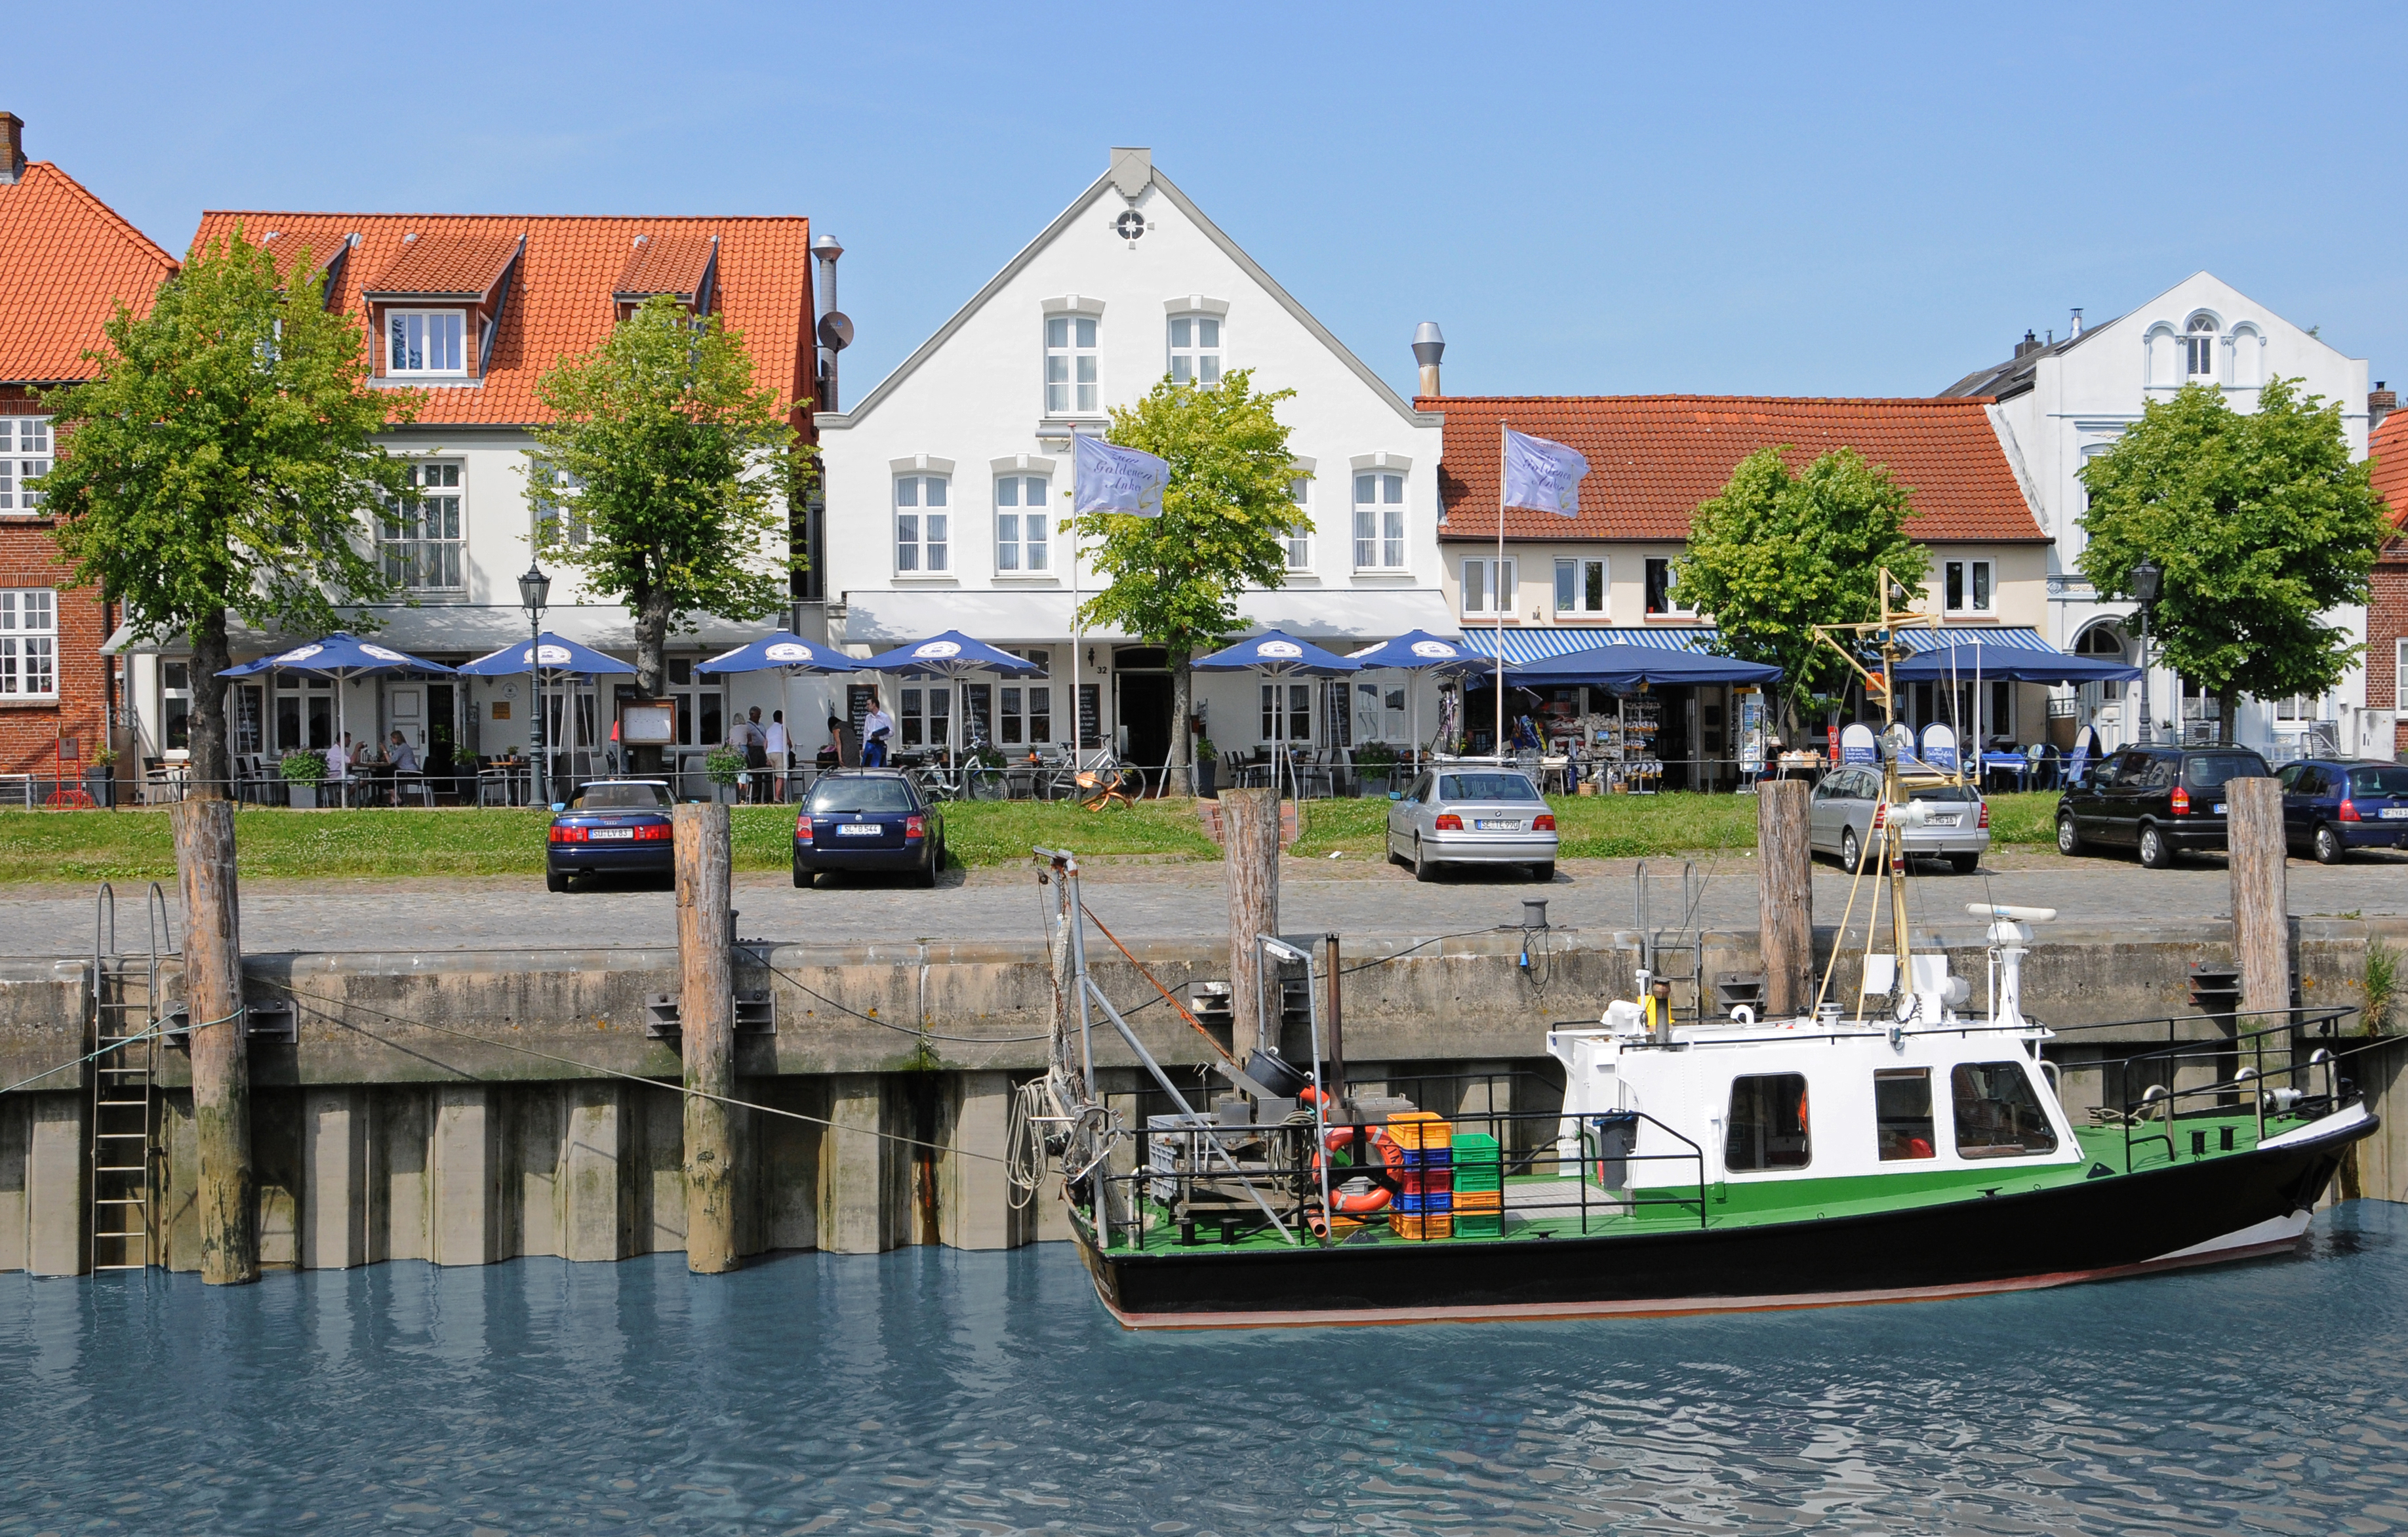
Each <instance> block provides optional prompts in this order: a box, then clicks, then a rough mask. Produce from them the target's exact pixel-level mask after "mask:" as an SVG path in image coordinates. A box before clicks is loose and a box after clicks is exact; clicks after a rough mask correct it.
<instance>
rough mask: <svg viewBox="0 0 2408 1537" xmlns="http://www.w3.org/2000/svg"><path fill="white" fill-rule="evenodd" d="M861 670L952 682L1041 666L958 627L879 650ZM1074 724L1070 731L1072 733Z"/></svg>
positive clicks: (1033, 672)
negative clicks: (889, 648) (945, 679)
mask: <svg viewBox="0 0 2408 1537" xmlns="http://www.w3.org/2000/svg"><path fill="white" fill-rule="evenodd" d="M860 668H861V670H862V671H864V672H891V673H893V674H894V675H895V676H896V677H898V678H948V679H952V680H953V681H954V682H961V681H962V680H964V679H967V678H969V677H971V676H972V675H974V674H977V673H982V672H985V673H994V674H996V675H997V676H999V677H1004V678H1034V677H1037V676H1039V675H1040V674H1041V673H1043V672H1044V670H1045V669H1044V668H1040V667H1039V666H1038V665H1037V664H1036V663H1034V662H1031V661H1029V660H1027V659H1026V658H1025V657H1020V656H1014V655H1013V654H1011V653H1010V652H1008V651H1003V650H1000V649H998V648H996V647H994V646H990V645H988V644H987V643H986V642H985V641H983V640H978V639H972V638H970V637H969V636H967V635H964V634H963V633H962V632H961V631H959V630H947V631H946V632H945V633H944V634H942V635H939V636H932V637H930V638H929V639H925V640H914V641H912V642H910V644H909V645H902V646H897V647H896V648H895V649H894V650H893V651H882V652H880V653H879V654H877V655H875V656H873V657H871V658H869V660H867V661H866V662H863V663H861V664H860ZM1078 708H1079V701H1078V700H1076V699H1073V700H1071V701H1070V710H1071V718H1072V720H1073V722H1075V721H1076V720H1077V716H1078ZM954 719H955V717H954V716H953V715H950V714H949V715H947V716H946V717H945V767H946V768H952V767H953V721H954ZM1077 731H1078V727H1077V725H1075V724H1074V725H1072V726H1071V732H1072V734H1073V735H1074V736H1075V735H1076V734H1077Z"/></svg>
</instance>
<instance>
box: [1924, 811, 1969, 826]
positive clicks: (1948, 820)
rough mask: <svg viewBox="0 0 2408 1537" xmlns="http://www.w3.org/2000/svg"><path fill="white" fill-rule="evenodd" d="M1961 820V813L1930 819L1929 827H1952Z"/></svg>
mask: <svg viewBox="0 0 2408 1537" xmlns="http://www.w3.org/2000/svg"><path fill="white" fill-rule="evenodd" d="M1961 820H1963V817H1962V814H1961V813H1959V814H1957V815H1952V816H1935V817H1933V818H1932V819H1931V825H1932V826H1935V827H1953V826H1957V823H1958V822H1959V821H1961Z"/></svg>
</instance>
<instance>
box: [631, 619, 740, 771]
mask: <svg viewBox="0 0 2408 1537" xmlns="http://www.w3.org/2000/svg"><path fill="white" fill-rule="evenodd" d="M668 651H669V598H668V595H667V593H660V592H652V591H649V590H647V591H640V592H638V593H637V594H636V693H637V696H638V697H640V698H646V699H665V698H667V697H668V687H669V677H668V673H669V657H668ZM708 745H712V746H716V745H717V744H716V743H710V744H708ZM624 755H625V757H626V760H627V772H629V773H631V774H647V775H657V774H659V773H660V772H661V750H660V749H659V748H658V747H655V746H652V745H651V744H650V743H635V742H630V743H627V744H626V752H625V754H624Z"/></svg>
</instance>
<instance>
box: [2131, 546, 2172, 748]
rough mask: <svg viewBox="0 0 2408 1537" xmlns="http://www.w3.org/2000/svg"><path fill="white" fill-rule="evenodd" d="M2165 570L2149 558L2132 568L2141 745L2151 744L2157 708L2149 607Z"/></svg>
mask: <svg viewBox="0 0 2408 1537" xmlns="http://www.w3.org/2000/svg"><path fill="white" fill-rule="evenodd" d="M2165 576H2166V573H2165V568H2164V567H2161V566H2159V565H2158V564H2157V562H2156V561H2154V560H2151V559H2149V557H2148V556H2146V555H2143V556H2142V557H2141V563H2140V564H2139V565H2137V566H2135V567H2132V596H2134V597H2136V598H2138V599H2140V603H2141V745H2142V746H2143V747H2146V746H2147V745H2148V744H2149V715H2150V713H2151V711H2153V709H2154V708H2155V707H2154V706H2153V705H2152V704H2151V702H2150V698H2149V607H2150V605H2151V604H2154V603H2155V602H2157V591H2158V588H2159V587H2160V586H2161V584H2162V583H2163V582H2164V581H2165Z"/></svg>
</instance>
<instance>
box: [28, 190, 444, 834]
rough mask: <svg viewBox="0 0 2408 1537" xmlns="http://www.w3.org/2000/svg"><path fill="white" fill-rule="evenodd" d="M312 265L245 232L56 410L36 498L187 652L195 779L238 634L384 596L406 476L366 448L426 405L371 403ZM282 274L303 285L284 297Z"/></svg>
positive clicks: (206, 790)
mask: <svg viewBox="0 0 2408 1537" xmlns="http://www.w3.org/2000/svg"><path fill="white" fill-rule="evenodd" d="M320 270H321V268H320V264H319V263H318V262H317V261H316V259H315V258H314V257H313V256H312V255H311V253H310V252H309V251H307V250H306V249H304V250H302V251H299V252H298V253H297V254H295V255H294V256H292V257H290V258H289V259H288V260H287V263H286V265H285V266H284V267H283V270H282V272H279V261H278V258H276V257H274V256H271V255H270V254H269V253H268V251H266V250H265V248H264V247H262V246H257V245H253V244H251V242H250V241H249V240H248V239H247V238H246V237H244V235H243V232H242V230H241V229H240V227H239V226H237V227H236V229H235V231H234V232H233V233H232V234H231V235H228V236H227V237H224V238H222V239H220V240H216V241H212V242H211V243H210V244H209V246H208V249H206V250H204V251H197V252H195V253H193V255H192V256H191V257H190V259H189V260H188V261H187V262H186V263H185V266H184V267H183V269H182V270H181V271H180V272H178V273H177V274H176V275H174V276H173V277H171V278H169V279H168V280H166V281H165V282H164V283H162V284H161V285H160V288H159V292H158V294H157V295H156V297H155V298H154V300H153V302H152V304H151V306H150V312H149V313H148V314H145V315H141V316H136V314H135V313H134V312H133V310H132V309H130V308H128V307H127V306H125V305H122V304H121V305H120V306H119V307H118V309H117V312H116V314H115V315H114V316H112V317H111V318H110V320H109V322H108V325H107V327H106V329H105V332H104V336H105V343H104V345H103V346H102V347H100V348H98V349H96V350H94V351H92V352H86V353H85V354H84V355H85V356H86V357H87V358H89V359H90V360H91V361H92V362H93V363H94V364H96V365H97V366H98V373H97V375H96V377H94V378H93V379H92V380H91V381H87V382H85V383H82V384H79V385H75V386H73V387H71V388H68V389H65V390H60V391H55V392H52V393H50V394H49V395H46V396H45V397H44V402H45V404H46V405H47V406H48V407H49V408H50V410H51V412H52V413H53V416H54V418H55V420H56V423H57V426H58V436H57V439H56V441H57V446H58V459H57V462H56V464H55V466H54V467H52V469H51V471H50V478H49V479H48V481H45V482H44V485H43V491H44V494H45V496H46V498H47V500H48V502H49V504H50V511H51V513H52V515H53V516H55V517H56V518H58V520H59V529H58V538H59V547H60V548H61V550H63V551H64V552H65V554H66V556H67V558H68V559H69V560H71V561H73V562H74V563H75V580H76V581H77V582H97V583H98V584H99V585H100V587H101V589H102V591H103V592H105V593H107V594H108V596H111V597H113V598H116V599H119V600H122V602H123V603H124V604H125V606H126V617H127V621H128V623H129V624H130V625H132V626H133V628H134V631H135V633H136V634H137V635H140V636H142V637H144V638H146V639H167V638H168V637H171V636H177V635H181V636H183V637H185V638H187V639H188V640H189V641H190V643H191V645H192V648H193V664H192V665H193V711H192V717H191V719H192V742H191V747H192V754H193V773H194V775H195V777H196V778H197V779H198V780H199V782H200V786H201V788H200V793H201V794H204V795H222V794H224V793H225V787H226V782H227V779H228V777H229V775H228V769H229V767H230V766H229V763H228V759H227V735H226V710H225V699H226V681H225V680H224V679H223V678H221V677H220V676H218V674H219V673H220V672H221V671H222V670H223V669H224V668H226V667H228V666H229V665H230V664H231V662H232V660H233V659H232V657H231V655H230V654H228V649H227V639H226V632H227V625H228V622H229V619H236V620H239V621H240V622H241V623H243V624H244V625H250V626H252V627H254V628H267V627H270V626H276V627H280V628H283V629H286V630H296V631H310V632H316V631H322V630H326V629H331V628H333V627H334V625H335V624H336V614H335V608H334V605H335V604H336V603H337V602H345V603H360V602H370V601H374V600H376V599H379V598H382V597H386V596H391V593H392V588H391V587H390V586H389V584H388V583H387V582H385V580H384V578H383V576H382V574H381V573H380V571H379V570H378V568H377V567H376V564H375V562H374V560H373V559H372V557H371V553H370V546H369V545H368V543H367V530H366V525H365V522H364V520H365V519H366V518H368V517H370V516H373V515H374V514H375V512H376V511H377V510H379V509H380V507H382V506H383V505H384V503H385V502H386V501H387V500H389V499H390V498H391V497H393V496H395V495H396V494H398V493H399V492H400V491H401V489H402V486H403V483H404V477H405V475H406V473H407V467H406V465H405V464H404V463H403V462H402V461H401V460H398V459H395V458H393V457H391V456H389V455H387V454H386V453H385V452H384V451H383V450H382V449H380V448H379V447H378V446H377V445H376V443H375V442H374V441H373V435H374V434H376V433H378V432H380V431H381V430H383V429H384V428H385V427H387V426H388V425H391V424H394V423H396V422H406V421H408V420H409V419H410V417H411V416H412V415H413V414H414V413H415V410H416V405H417V397H416V396H415V395H403V394H397V393H390V392H383V391H378V392H373V393H372V392H370V391H368V390H366V388H364V387H363V386H362V381H363V380H364V379H365V378H366V373H367V368H368V363H367V348H366V337H365V335H364V333H363V331H362V329H361V325H360V322H359V321H358V320H357V319H356V318H354V317H352V316H349V315H345V314H341V313H339V312H337V311H335V310H332V309H329V308H328V307H327V304H326V293H325V288H324V284H323V280H322V278H320V277H319V276H318V274H319V273H320ZM288 275H297V276H296V280H294V281H292V282H288V281H287V276H288Z"/></svg>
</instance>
